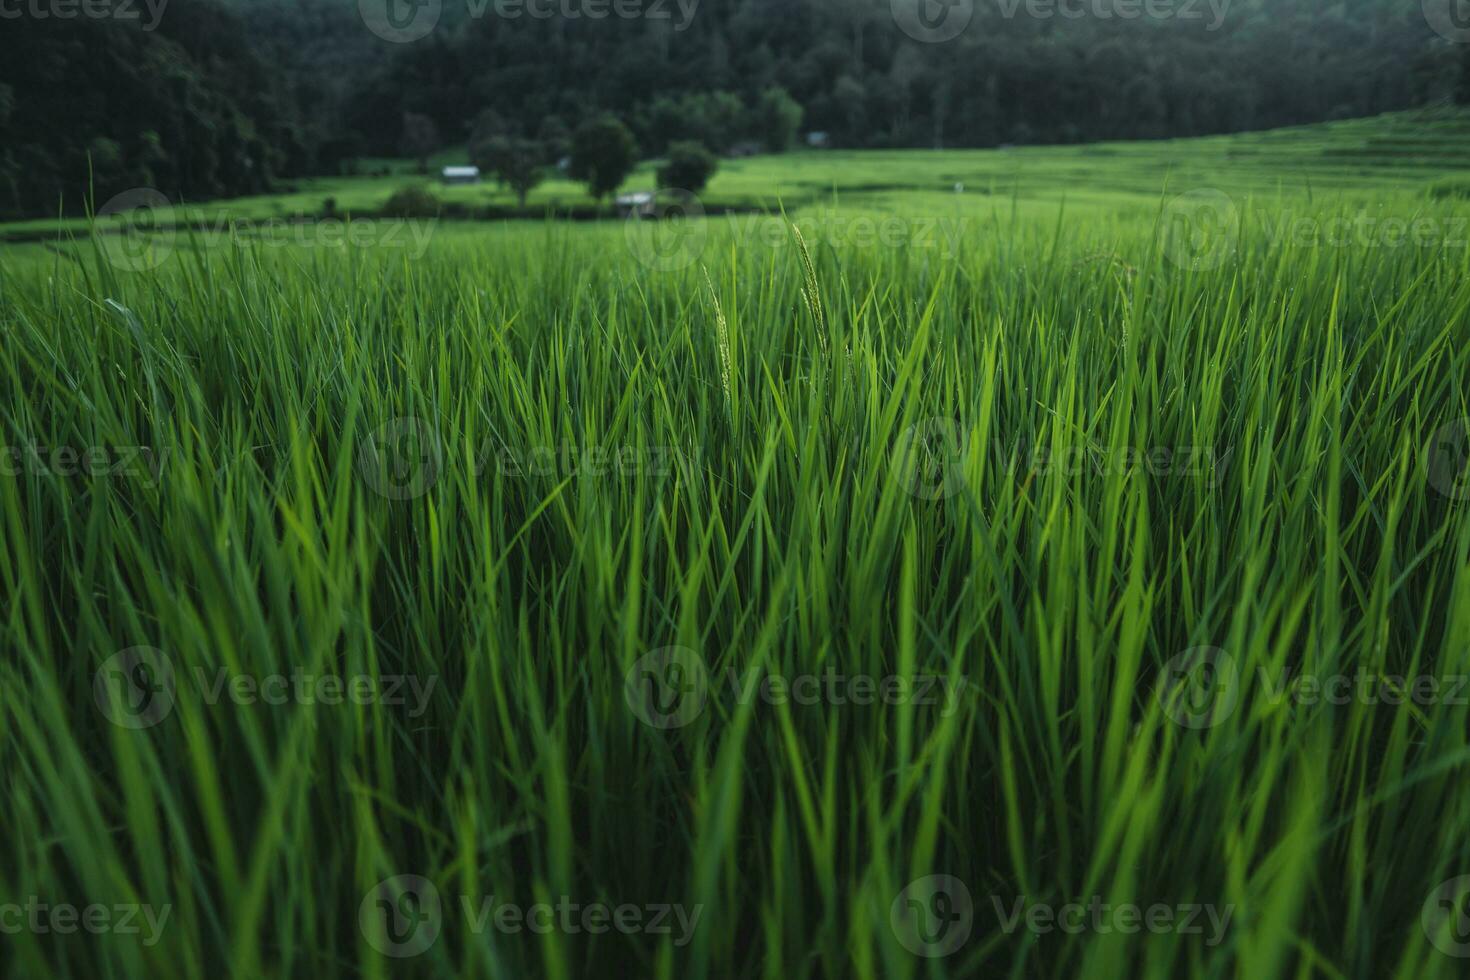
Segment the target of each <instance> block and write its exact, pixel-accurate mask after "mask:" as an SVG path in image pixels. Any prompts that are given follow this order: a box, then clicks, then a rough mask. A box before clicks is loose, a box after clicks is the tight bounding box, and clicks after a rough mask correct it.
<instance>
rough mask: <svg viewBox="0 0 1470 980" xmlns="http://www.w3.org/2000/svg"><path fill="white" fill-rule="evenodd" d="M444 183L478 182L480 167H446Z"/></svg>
mask: <svg viewBox="0 0 1470 980" xmlns="http://www.w3.org/2000/svg"><path fill="white" fill-rule="evenodd" d="M443 179H444V183H445V184H448V185H453V184H478V183H479V182H480V168H479V167H445V168H444V174H443Z"/></svg>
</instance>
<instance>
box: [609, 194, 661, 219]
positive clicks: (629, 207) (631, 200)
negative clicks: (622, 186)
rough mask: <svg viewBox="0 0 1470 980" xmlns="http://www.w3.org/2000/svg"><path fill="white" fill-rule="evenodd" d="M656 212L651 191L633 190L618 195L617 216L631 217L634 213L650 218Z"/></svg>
mask: <svg viewBox="0 0 1470 980" xmlns="http://www.w3.org/2000/svg"><path fill="white" fill-rule="evenodd" d="M657 213H658V212H657V209H656V208H655V207H654V196H653V192H652V191H635V192H633V193H632V194H619V195H618V216H619V217H621V218H631V217H633V216H634V215H636V216H638V217H640V218H652V217H654V216H655V215H656V214H657Z"/></svg>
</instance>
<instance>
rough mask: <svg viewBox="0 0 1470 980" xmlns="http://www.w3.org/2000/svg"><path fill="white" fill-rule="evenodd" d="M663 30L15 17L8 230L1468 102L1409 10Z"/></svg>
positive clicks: (1199, 130) (707, 5) (212, 16)
mask: <svg viewBox="0 0 1470 980" xmlns="http://www.w3.org/2000/svg"><path fill="white" fill-rule="evenodd" d="M562 2H563V3H567V2H570V3H571V5H572V6H573V7H575V6H576V3H575V2H573V0H562ZM648 2H650V3H652V2H653V0H648ZM1180 4H1182V0H1180ZM1097 6H1098V4H1097V3H1096V2H1089V3H1086V5H1085V6H1078V5H1077V4H1073V5H1072V6H1071V8H1070V9H1073V10H1077V9H1084V10H1088V11H1091V10H1093V9H1095V8H1096V7H1097ZM1103 6H1104V7H1106V6H1107V5H1106V4H1103ZM1176 6H1177V5H1176ZM1217 6H1218V4H1217ZM658 9H659V10H661V11H662V12H663V13H665V14H668V15H669V16H667V17H640V18H618V17H608V18H605V19H599V20H593V19H588V18H585V17H584V18H576V19H574V18H567V17H562V16H555V17H550V18H536V17H531V16H527V15H522V16H519V17H516V18H509V17H506V16H503V15H501V14H499V13H497V8H496V6H495V0H488V5H482V4H475V5H474V6H471V5H470V4H469V2H468V0H443V16H442V18H441V21H440V23H439V25H438V28H437V29H436V30H435V31H434V33H432V34H431V35H429V36H428V37H426V38H424V39H422V40H420V41H417V42H415V43H411V44H390V43H388V42H386V41H383V40H381V39H379V38H378V37H376V36H374V35H373V34H372V33H371V32H370V31H368V30H367V29H366V28H365V27H364V25H363V22H362V20H361V19H360V17H359V15H358V4H357V3H356V2H348V0H188V2H187V3H186V2H178V3H174V4H172V5H170V6H169V7H168V8H167V13H166V15H165V16H164V17H163V18H162V21H161V23H160V25H159V27H158V29H157V30H156V31H153V32H146V31H143V30H141V29H140V28H139V27H137V26H136V25H130V24H127V23H123V22H117V21H86V20H71V21H58V20H50V21H34V20H30V21H28V20H19V21H6V22H5V23H4V24H3V25H0V134H3V137H4V138H3V139H0V209H3V210H4V211H5V212H7V213H16V212H28V213H44V212H48V211H54V210H55V209H56V207H57V205H58V202H59V201H61V200H62V199H63V196H64V198H65V200H66V201H67V202H69V204H70V205H71V206H73V207H75V206H78V205H80V198H81V190H82V189H83V188H85V187H86V186H87V179H88V174H89V173H90V175H91V179H92V180H93V182H94V186H95V188H96V193H97V195H98V196H99V198H101V197H102V195H104V194H106V193H108V192H109V191H112V190H114V189H116V188H122V187H132V186H139V185H144V184H146V185H150V186H156V187H159V188H160V189H162V190H164V191H165V192H167V193H170V194H172V195H181V196H186V197H189V198H194V199H202V198H205V197H214V196H222V195H232V194H240V193H248V192H253V191H257V190H261V189H263V188H266V187H268V186H270V185H271V184H272V182H274V181H277V180H278V179H280V178H290V177H293V176H297V175H301V174H307V173H322V172H337V171H338V170H339V169H341V168H342V167H344V166H346V165H348V164H349V161H351V160H352V159H353V158H355V157H357V156H360V155H369V156H397V155H401V154H402V153H403V152H404V147H405V144H406V143H407V142H414V143H415V144H416V147H417V149H416V153H415V155H427V153H428V152H430V150H431V148H430V147H424V146H423V145H422V144H423V142H424V140H425V134H426V133H432V136H433V139H434V140H435V141H437V142H438V143H439V144H440V145H460V144H469V145H471V146H472V147H474V146H477V145H486V143H487V141H488V140H491V139H498V140H501V141H502V142H500V143H498V144H496V145H495V146H494V150H495V152H496V153H498V154H500V155H501V156H502V157H503V156H504V154H505V153H506V152H507V148H508V147H511V148H514V147H520V148H521V150H522V151H524V150H525V145H524V144H522V143H516V142H515V141H524V140H535V141H536V142H537V143H538V144H539V145H540V146H541V147H543V148H549V149H546V150H545V152H548V153H550V154H552V155H555V154H557V153H558V152H563V151H565V150H566V149H567V148H568V147H569V146H570V141H571V138H572V134H574V133H575V132H576V131H577V130H578V129H579V128H580V127H582V126H583V125H584V124H586V123H587V122H588V121H589V120H592V119H597V118H601V117H603V116H604V115H607V114H611V115H614V116H616V117H618V118H619V119H621V120H623V121H624V122H625V123H626V124H627V125H628V126H629V127H630V129H631V130H632V132H633V134H634V136H635V137H636V139H637V143H638V146H639V148H640V150H641V152H642V153H644V154H645V155H650V156H652V155H662V154H663V153H664V152H665V151H666V150H667V148H668V146H669V145H670V144H671V143H674V142H685V141H690V140H693V141H698V142H701V143H704V144H705V145H706V146H708V147H710V148H712V149H714V150H716V151H729V150H730V149H732V148H735V147H737V146H741V145H755V146H761V147H765V148H780V147H781V146H783V145H785V144H786V143H788V142H789V141H790V138H791V135H792V134H793V133H794V131H795V128H796V126H797V125H798V124H799V125H800V126H801V128H802V129H803V130H821V131H825V132H827V133H829V134H830V138H831V143H832V145H834V146H845V147H899V146H925V147H929V146H950V147H983V146H994V145H998V144H1004V143H1029V142H1075V141H1082V140H1091V139H1103V138H1108V139H1118V138H1151V137H1163V136H1191V135H1199V134H1206V133H1219V132H1230V131H1237V130H1244V129H1258V128H1265V127H1271V126H1280V125H1290V124H1296V123H1304V122H1311V121H1316V120H1321V119H1328V118H1340V117H1347V116H1356V115H1367V114H1372V113H1376V112H1381V111H1387V110H1392V109H1399V108H1405V107H1409V106H1413V105H1417V104H1422V103H1424V102H1426V101H1430V100H1433V99H1436V98H1444V97H1449V96H1452V95H1454V94H1455V93H1457V92H1458V93H1459V94H1460V95H1461V97H1464V93H1465V91H1466V86H1465V84H1464V83H1463V81H1462V80H1461V72H1462V69H1461V63H1460V62H1461V58H1462V57H1463V52H1461V51H1460V50H1458V48H1457V46H1454V45H1450V44H1449V43H1448V42H1446V41H1444V40H1443V39H1441V38H1438V37H1437V36H1436V35H1435V34H1434V33H1433V32H1432V31H1431V30H1430V29H1429V27H1428V25H1427V23H1426V22H1425V19H1424V17H1423V14H1422V12H1421V11H1420V10H1419V5H1418V4H1404V3H1401V2H1395V0H1340V2H1337V3H1334V4H1323V3H1322V2H1321V0H1235V2H1233V3H1231V4H1229V5H1228V6H1226V7H1224V8H1223V17H1222V18H1220V19H1219V21H1218V25H1217V26H1216V28H1215V29H1210V28H1211V25H1212V24H1215V23H1216V16H1215V14H1214V13H1213V12H1212V10H1211V7H1210V6H1209V4H1207V3H1204V2H1201V3H1198V4H1193V5H1192V6H1191V7H1190V8H1189V9H1190V10H1192V11H1193V12H1194V13H1196V14H1198V17H1196V18H1193V19H1180V18H1172V19H1153V20H1150V19H1146V18H1145V19H1138V20H1120V19H1118V18H1116V17H1111V18H1103V17H1098V16H1096V15H1093V14H1089V15H1088V16H1084V17H1081V18H1075V17H1063V16H1060V15H1053V16H1046V17H1037V16H1034V15H1032V14H1030V13H1028V0H1014V2H1012V0H975V3H974V16H973V20H972V21H971V23H970V24H969V26H968V28H967V29H966V30H965V31H964V32H963V33H962V34H960V36H958V37H957V38H955V39H953V40H950V41H947V42H945V43H942V44H922V43H919V42H917V41H914V40H912V39H910V38H909V37H908V36H906V35H905V33H904V32H903V31H901V30H900V29H898V27H897V26H896V25H895V22H894V19H893V16H892V13H891V8H890V0H704V2H702V3H700V4H698V6H697V7H696V8H695V9H694V13H693V16H692V17H690V18H689V19H688V20H687V22H686V21H685V20H684V18H683V17H682V15H681V14H680V12H679V7H678V6H677V5H676V4H673V3H667V2H664V3H661V4H660V6H659V8H658ZM1030 9H1035V8H1030ZM1042 9H1045V8H1042ZM473 11H478V12H479V13H480V14H481V15H480V16H473V15H472V12H473ZM424 121H427V122H428V123H430V124H431V125H430V126H429V127H428V128H427V129H426V128H424ZM89 168H90V169H89Z"/></svg>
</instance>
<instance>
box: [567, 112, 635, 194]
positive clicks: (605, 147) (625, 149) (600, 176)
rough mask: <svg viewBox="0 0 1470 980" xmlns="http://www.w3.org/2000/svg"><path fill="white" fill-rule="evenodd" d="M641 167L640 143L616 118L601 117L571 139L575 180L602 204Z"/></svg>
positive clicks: (578, 130) (587, 124)
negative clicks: (583, 185) (584, 185)
mask: <svg viewBox="0 0 1470 980" xmlns="http://www.w3.org/2000/svg"><path fill="white" fill-rule="evenodd" d="M637 163H638V141H637V140H636V139H634V138H633V134H632V132H630V131H629V129H628V127H627V126H624V125H623V124H622V123H621V122H619V121H618V120H617V118H616V117H614V116H606V115H605V116H599V117H597V118H596V119H592V120H590V121H588V122H586V123H583V124H582V125H581V127H579V128H578V129H577V133H576V135H575V136H573V137H572V170H571V174H572V179H574V180H580V181H582V182H583V183H585V184H586V185H587V191H588V193H590V194H591V195H592V196H593V197H594V198H596V199H597V200H599V201H600V200H602V199H603V198H605V197H607V196H608V195H609V194H611V193H613V192H614V191H616V190H617V189H618V188H619V187H620V186H622V183H623V181H625V180H627V179H628V175H629V174H630V173H632V172H633V168H634V167H635V166H636V165H637Z"/></svg>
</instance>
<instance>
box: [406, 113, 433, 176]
mask: <svg viewBox="0 0 1470 980" xmlns="http://www.w3.org/2000/svg"><path fill="white" fill-rule="evenodd" d="M400 145H401V148H402V150H403V155H404V156H407V157H413V158H414V159H415V160H417V161H418V167H419V173H421V174H425V173H428V172H429V157H430V156H431V155H432V154H433V153H434V151H435V150H437V149H439V129H438V127H436V126H435V125H434V120H432V119H430V118H429V117H428V116H425V115H422V114H421V113H417V112H405V113H404V114H403V139H402V142H401V144H400Z"/></svg>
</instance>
